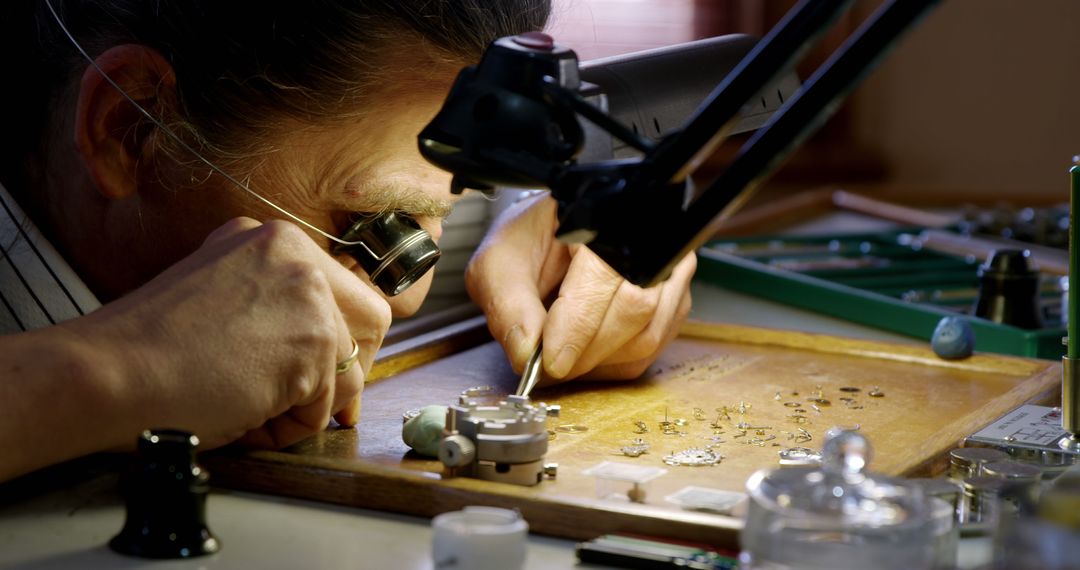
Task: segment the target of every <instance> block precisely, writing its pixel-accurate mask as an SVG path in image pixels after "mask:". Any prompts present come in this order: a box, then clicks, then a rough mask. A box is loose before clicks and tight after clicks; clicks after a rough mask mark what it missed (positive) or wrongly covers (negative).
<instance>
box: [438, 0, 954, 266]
mask: <svg viewBox="0 0 1080 570" xmlns="http://www.w3.org/2000/svg"><path fill="white" fill-rule="evenodd" d="M935 3H936V0H907V1H904V2H900V1H897V0H891V1H890V2H887V3H885V4H884V5H883V6H882V7H881V8H880V9H879V10H877V11H876V12H875V13H874V14H873V15H872V16H871V17H870V18H868V19H867V21H866V23H865V24H864V25H863V26H862V27H861V28H860V29H859V30H858V31H857V32H856V33H855V34H853V36H852V37H851V38H849V40H848V41H847V42H846V43H845V44H844V46H843V47H841V48H840V49H839V50H838V51H837V52H836V53H834V54H833V56H832V57H831V58H830V59H829V60H828V61H827V62H826V63H825V64H824V65H823V66H822V67H821V68H820V69H819V70H818V71H817V72H816V73H815V74H814V75H813V76H812V77H811V78H810V79H809V80H808V81H807V82H806V84H805V85H804V86H803V87H802V88H801V89H800V90H799V91H798V92H797V93H795V94H794V96H793V97H791V98H790V99H788V100H787V101H786V102H785V103H784V104H783V107H782V109H781V110H780V111H779V112H777V113H775V114H773V116H771V117H770V118H769V121H768V122H767V124H766V125H765V126H764V127H762V128H761V129H759V130H758V131H757V133H755V135H754V136H753V137H752V138H751V139H750V140H749V141H747V142H746V143H745V144H744V145H743V146H742V148H741V150H740V151H739V153H738V155H737V156H736V157H735V158H734V160H732V161H731V162H730V164H728V165H727V168H726V169H724V170H723V171H722V172H720V173H719V174H717V173H714V172H709V169H706V168H701V167H702V166H703V165H704V164H705V163H706V162H707V161H708V160H709V159H710V158H712V157H713V155H714V154H715V151H716V150H717V148H718V146H719V144H720V143H721V142H722V141H723V140H724V138H725V137H726V136H727V135H728V134H730V133H731V132H732V131H733V130H734V129H736V128H737V127H738V124H739V120H740V113H741V112H742V111H743V110H744V109H745V108H746V107H747V105H748V104H750V105H752V104H753V101H755V100H757V99H758V98H759V97H760V95H759V94H760V93H762V92H763V90H764V89H766V88H767V87H768V86H769V85H771V84H773V83H774V81H775V80H776V79H777V78H779V77H783V76H784V75H785V74H787V73H789V72H790V69H791V66H792V65H793V64H794V63H795V62H796V60H797V59H798V58H799V56H801V55H802V54H803V53H805V51H806V47H807V46H808V45H809V44H811V43H812V42H813V41H814V40H815V39H816V38H817V37H820V35H821V34H822V33H823V32H824V31H825V30H826V29H827V28H828V27H829V25H830V23H831V22H833V21H834V19H835V18H836V17H838V16H839V15H840V14H841V13H842V12H843V11H844V10H845V9H846V8H847V7H848V4H849V2H844V1H841V0H803V1H801V2H800V3H798V4H797V5H796V6H795V7H794V8H792V10H791V11H790V12H789V14H788V15H787V16H785V18H784V19H783V20H782V21H781V22H780V23H779V24H777V25H776V26H775V27H774V28H773V29H772V30H771V31H770V32H769V34H768V35H767V36H766V37H765V38H763V39H762V40H761V41H760V42H758V43H756V44H755V45H754V47H753V49H752V50H751V51H750V53H748V54H747V55H746V56H745V57H744V58H742V59H741V60H740V61H739V63H738V65H737V66H736V67H735V69H734V70H733V71H732V72H731V73H729V74H728V75H727V76H726V77H725V78H724V80H723V81H722V82H721V83H720V84H719V85H717V86H716V88H715V89H713V91H712V92H711V93H710V94H709V96H708V98H707V99H706V101H705V102H704V103H703V104H702V105H701V106H700V107H698V108H697V109H696V111H695V112H694V114H693V116H692V117H691V118H690V120H689V121H688V122H686V123H685V124H684V125H682V126H681V128H679V129H676V130H674V131H673V132H672V133H671V134H669V135H667V136H664V137H663V138H662V140H660V141H659V142H654V141H653V140H651V139H650V138H649V137H647V136H645V133H643V132H642V130H643V128H642V127H639V128H638V132H634V129H633V126H632V125H633V121H631V126H627V125H625V124H624V123H623V122H621V121H620V120H618V119H617V118H616V117H613V116H612V115H609V114H608V113H607V112H606V111H605V110H604V108H603V107H602V106H597V105H593V104H591V103H590V102H589V101H588V100H587V99H586V97H584V96H583V95H582V93H581V89H580V88H581V81H582V75H581V73H580V72H579V69H578V64H577V56H576V54H575V53H574V52H573V51H572V50H570V49H567V48H565V47H563V46H559V45H556V44H555V42H554V40H553V39H552V38H551V37H550V36H547V35H545V34H542V33H539V32H533V33H530V34H524V35H521V36H514V37H508V38H501V39H499V40H496V41H495V42H493V43H492V44H491V46H490V47H489V48H488V49H487V51H486V52H485V53H484V56H483V58H482V59H481V61H480V63H479V64H477V65H475V66H470V67H467V68H465V69H464V70H462V72H461V73H460V74H459V75H458V78H457V80H456V81H455V83H454V85H453V87H452V88H451V90H450V93H449V95H448V97H447V100H446V102H445V104H444V105H443V108H442V109H441V110H440V111H439V113H438V115H436V117H435V118H434V119H433V120H432V121H431V122H430V123H429V124H428V125H427V126H426V127H425V128H424V129H423V131H421V133H420V135H419V137H418V142H419V150H420V153H421V155H423V156H424V158H426V159H427V160H428V161H430V162H432V163H433V164H435V165H436V166H439V167H440V168H443V169H445V170H447V171H450V172H451V173H453V175H454V177H453V182H452V183H451V190H453V191H460V190H461V189H463V188H475V189H481V190H483V189H490V188H494V187H497V186H508V187H523V188H532V187H547V188H550V189H551V194H552V197H553V198H555V200H556V201H557V202H558V206H559V209H558V218H559V228H558V230H557V232H556V236H557V237H558V238H559V239H560V240H562V241H564V242H567V243H584V244H587V245H588V247H589V248H590V249H592V250H593V251H594V252H595V253H596V254H597V255H598V256H600V258H601V259H603V260H604V261H606V262H607V263H608V265H610V266H611V267H612V268H613V269H614V270H615V271H617V272H618V273H619V274H620V275H622V276H623V277H624V278H626V279H627V280H628V281H630V282H632V283H635V284H637V285H643V286H650V285H654V284H656V283H659V282H660V281H662V280H664V279H666V278H667V276H668V275H670V273H671V271H672V269H673V268H674V266H675V264H677V263H678V262H679V260H681V259H682V258H683V257H684V256H685V255H686V254H687V253H688V252H690V251H693V250H695V249H697V248H698V247H699V246H700V245H701V244H703V243H704V242H705V241H706V240H708V239H710V238H711V237H712V236H713V235H714V234H715V231H716V229H717V227H718V225H719V224H720V223H722V222H723V220H724V219H725V218H726V217H727V216H729V215H731V213H733V212H734V211H735V210H737V209H738V208H739V207H741V206H742V205H743V204H744V203H745V202H746V201H747V200H748V199H749V197H750V196H751V195H752V193H753V191H754V189H755V188H756V187H757V186H758V185H759V184H760V183H761V182H762V181H763V180H764V179H765V178H766V177H767V176H768V175H769V174H770V173H771V172H772V171H773V170H774V169H775V168H776V167H777V166H778V165H779V164H780V163H781V162H782V159H783V158H785V157H786V156H787V155H788V154H789V153H790V152H791V151H792V150H793V149H794V148H795V147H797V146H798V143H799V142H801V141H802V140H804V139H805V138H806V137H808V136H809V135H810V133H811V132H813V130H814V129H815V128H816V127H817V126H819V125H820V124H821V123H822V122H824V120H825V119H826V118H827V117H828V116H829V115H830V114H831V113H832V111H834V110H835V109H836V108H838V106H839V102H840V101H841V100H842V99H843V98H844V97H845V96H846V95H847V94H848V93H849V92H850V91H851V89H852V88H853V87H854V86H855V84H856V83H858V81H859V80H860V79H862V78H863V77H864V76H865V75H866V74H867V72H868V71H869V70H870V69H872V68H873V67H874V66H875V64H876V63H877V62H879V61H880V60H881V59H882V57H881V56H882V55H883V54H884V53H885V52H886V51H888V49H889V48H891V47H892V46H893V44H894V43H895V42H896V40H897V39H898V38H899V36H900V35H901V34H902V33H903V32H904V31H905V30H907V29H909V28H910V27H912V26H913V25H914V24H915V22H917V21H918V20H919V19H920V17H921V16H923V15H924V14H925V13H926V12H927V11H928V9H929V8H930V7H931V6H933V5H934V4H935ZM692 72H693V71H692V70H687V71H686V72H685V73H692ZM578 117H580V118H581V119H582V120H583V121H584V122H586V123H591V124H592V125H594V126H596V127H598V128H599V129H602V130H603V131H606V132H607V133H608V134H609V135H610V136H611V137H613V138H614V139H618V140H619V141H621V142H622V143H624V144H626V145H628V146H629V147H631V148H633V149H635V150H637V151H640V152H641V153H642V155H643V156H642V157H641V158H639V159H615V160H600V161H598V162H589V163H585V162H582V161H581V160H580V158H581V150H582V148H583V144H584V142H585V141H584V139H585V137H584V134H585V130H584V129H583V127H582V122H579V121H578ZM650 122H651V121H650ZM658 122H659V121H657V123H658ZM651 126H652V127H653V128H654V130H655V131H657V132H663V131H664V130H665V127H664V126H663V125H660V126H659V128H657V125H656V124H653V125H651ZM647 127H649V125H644V128H645V130H648V129H647ZM643 227H648V228H650V231H647V232H643V231H641V228H643Z"/></svg>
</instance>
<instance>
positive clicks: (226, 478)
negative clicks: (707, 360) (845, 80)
mask: <svg viewBox="0 0 1080 570" xmlns="http://www.w3.org/2000/svg"><path fill="white" fill-rule="evenodd" d="M682 335H684V336H685V337H687V338H696V339H709V340H715V341H723V342H737V343H747V344H756V345H770V346H780V347H790V348H791V349H797V350H811V351H817V352H822V353H829V354H840V355H848V356H852V357H860V358H871V359H885V360H891V361H896V362H906V363H915V364H920V365H927V366H935V367H954V368H958V369H963V370H971V371H982V372H988V373H999V374H1012V375H1018V376H1023V377H1024V378H1026V379H1025V380H1024V381H1023V382H1022V383H1020V384H1019V385H1018V386H1017V387H1016V388H1015V389H1012V390H1011V391H1009V392H1008V393H1007V394H1006V395H1005V396H1004V397H1000V398H997V399H995V402H993V404H994V405H993V406H990V405H989V404H988V405H987V407H985V408H982V409H980V411H982V410H985V413H980V414H978V415H976V414H969V417H967V418H965V419H964V420H963V421H962V422H961V423H960V426H959V429H960V432H963V433H959V432H955V433H951V434H945V435H942V436H941V437H939V438H937V440H936V441H927V442H925V445H924V446H922V449H921V450H913V452H912V455H911V457H906V458H899V459H898V460H897V462H894V463H896V464H898V465H902V468H900V471H901V473H900V474H902V475H905V476H928V475H932V474H937V473H940V472H942V470H943V469H944V466H945V463H946V457H947V452H948V450H950V449H952V448H954V447H956V446H959V445H960V442H961V440H962V438H963V436H965V435H968V434H970V433H973V432H975V431H977V430H978V429H980V428H981V427H983V425H985V424H986V423H989V422H990V421H992V420H993V419H995V418H996V417H998V416H1000V415H1001V414H1003V413H1005V412H1007V411H1009V410H1010V409H1012V408H1013V407H1015V406H1016V405H1019V404H1021V403H1038V404H1044V405H1046V404H1051V405H1052V404H1054V403H1055V401H1057V400H1058V399H1059V398H1060V378H1061V365H1060V363H1056V362H1047V361H1040V360H1033V359H1023V358H1015V357H1005V356H999V355H976V356H974V357H972V358H969V359H966V360H963V361H943V360H941V359H939V358H937V357H936V356H934V355H933V353H932V352H931V351H930V350H929V349H927V348H925V347H922V346H917V345H903V344H894V343H884V342H875V341H864V340H854V339H843V338H837V337H831V336H825V335H817V334H810V333H799V332H791V331H778V330H770V329H761V328H755V327H745V326H735V325H714V324H708V323H688V324H687V325H686V326H684V328H683V330H682ZM488 339H490V336H489V335H488V334H487V332H486V327H485V326H484V322H483V319H482V318H476V319H470V320H468V321H465V322H463V323H459V324H457V325H453V326H451V327H449V329H447V330H440V331H435V332H433V333H430V334H428V335H422V336H421V337H417V338H414V339H411V340H410V341H407V342H405V343H402V344H403V345H404V346H396V347H390V348H389V349H387V350H384V351H383V352H382V353H380V358H379V359H378V361H377V363H376V365H375V368H374V370H373V373H372V378H371V380H370V381H369V382H378V381H385V379H386V378H388V377H390V376H393V375H395V374H398V373H400V372H402V371H405V370H408V369H410V368H413V367H416V366H420V365H422V364H426V363H431V362H435V361H437V360H439V359H441V358H443V357H445V356H447V355H449V354H455V353H457V352H459V351H463V350H465V349H467V348H470V347H473V346H476V345H477V344H480V343H482V342H485V341H486V340H488ZM999 400H1000V401H999ZM356 433H357V432H356V430H328V431H326V432H324V433H323V434H321V435H320V436H316V437H318V438H322V443H320V444H318V445H322V444H326V445H328V446H329V445H333V444H334V440H335V439H336V438H346V439H348V438H349V437H353V438H355V437H356ZM345 443H346V445H347V444H348V442H345ZM318 445H316V446H315V447H316V448H317V447H318ZM309 448H310V446H309ZM930 449H932V450H933V453H930V454H929V455H927V454H926V450H930ZM201 461H202V463H203V464H204V465H205V466H207V467H208V468H209V470H210V472H211V473H212V482H213V483H214V484H215V485H219V486H223V487H229V488H235V489H240V490H245V491H254V492H261V493H269V494H274V495H284V496H291V497H298V498H304V499H312V500H317V501H325V502H329V503H335V504H343V505H351V506H358V507H363V508H368V509H375V510H384V511H393V512H401V513H405V514H412V515H418V516H423V517H430V516H434V515H437V514H440V513H443V512H448V511H454V510H460V509H461V508H464V507H466V506H470V505H487V506H495V507H503V508H514V509H518V510H519V511H520V512H521V513H522V515H523V516H524V518H525V519H526V520H527V521H529V524H530V530H531V531H532V532H536V533H539V534H546V535H552V536H559V537H564V538H570V539H578V540H583V539H589V538H594V537H596V536H598V535H601V534H605V533H613V532H622V533H636V534H643V535H650V536H658V537H669V538H677V539H682V540H691V541H696V542H701V543H708V544H714V545H717V546H719V547H722V548H728V549H737V548H738V544H737V536H738V531H739V529H740V528H741V520H740V519H738V518H735V517H727V516H720V515H715V514H708V513H699V512H692V511H682V510H676V509H671V508H664V507H659V506H655V505H647V504H646V505H642V504H634V503H618V502H611V501H601V500H593V499H583V498H581V497H578V496H541V495H540V494H539V493H538V492H537V490H536V488H535V487H519V486H515V485H508V484H500V483H492V482H488V481H481V480H476V479H470V478H464V477H459V478H443V477H441V476H440V475H439V474H438V473H431V472H423V471H417V470H411V469H406V468H396V467H388V466H386V465H379V464H374V463H365V462H362V461H359V462H356V461H354V462H352V463H349V464H348V465H343V464H342V462H341V461H340V459H336V458H333V457H320V456H319V455H318V454H317V453H315V454H310V453H306V452H305V453H304V454H298V453H294V452H290V451H289V450H283V451H241V450H235V449H232V450H228V449H227V450H223V451H220V452H213V453H209V454H204V455H203V456H202V457H201Z"/></svg>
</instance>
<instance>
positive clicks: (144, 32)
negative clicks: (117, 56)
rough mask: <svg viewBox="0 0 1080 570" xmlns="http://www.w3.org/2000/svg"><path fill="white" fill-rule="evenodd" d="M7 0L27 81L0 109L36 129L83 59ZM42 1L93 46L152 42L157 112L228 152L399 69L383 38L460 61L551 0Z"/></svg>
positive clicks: (352, 103) (235, 153)
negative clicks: (162, 77)
mask: <svg viewBox="0 0 1080 570" xmlns="http://www.w3.org/2000/svg"><path fill="white" fill-rule="evenodd" d="M9 2H10V3H11V4H13V5H15V6H12V7H11V8H10V11H9V16H10V17H9V23H8V24H4V25H2V26H0V28H7V27H11V28H18V29H17V30H13V31H12V34H8V35H6V36H5V37H6V40H0V42H4V43H5V44H9V43H10V44H13V43H16V42H19V43H29V44H32V45H29V46H26V45H23V46H21V47H20V46H17V45H10V46H9V45H2V46H0V47H3V48H8V49H5V50H4V51H5V53H7V54H8V56H7V57H14V58H19V59H20V61H19V62H17V63H16V64H15V66H16V67H15V69H16V71H17V72H18V73H19V74H21V75H22V77H20V79H19V81H20V83H21V84H23V85H26V86H27V89H25V90H21V91H19V93H18V94H17V97H18V100H16V101H13V102H8V106H7V107H6V111H8V112H10V111H11V110H12V105H19V107H17V108H19V109H20V112H24V113H25V114H24V115H23V119H22V122H23V123H24V124H23V125H22V126H23V127H25V128H26V129H33V128H35V127H36V128H37V129H40V128H41V126H42V125H44V124H47V122H48V121H47V119H48V112H49V107H50V105H51V104H52V103H53V102H55V100H56V98H57V97H58V95H59V94H60V92H61V89H63V87H64V86H66V85H68V84H69V83H70V81H71V80H72V78H73V77H72V74H73V72H75V71H78V72H80V73H81V70H83V69H85V65H86V62H85V60H84V59H83V58H82V57H81V55H79V54H78V53H77V52H76V51H75V49H74V48H73V46H71V45H70V42H69V40H68V39H67V38H66V37H65V36H64V35H63V34H62V32H61V31H60V29H59V27H58V25H57V24H56V22H55V21H54V18H53V17H52V15H51V13H50V12H49V11H48V8H47V7H46V6H45V3H44V2H43V1H42V0H9ZM52 5H53V6H54V7H55V8H56V10H57V12H58V13H59V14H60V16H61V18H63V20H64V22H65V24H66V25H67V26H68V28H69V29H70V30H71V32H72V34H73V35H74V36H75V38H76V39H77V40H78V41H79V42H80V43H81V44H82V45H83V47H84V48H85V49H86V50H87V51H88V52H89V53H90V54H91V56H95V55H96V54H97V53H100V52H101V51H104V50H105V49H107V48H108V47H110V46H113V45H118V44H122V43H138V44H142V45H146V46H148V47H151V48H154V49H156V50H158V51H159V52H161V54H162V55H164V56H165V58H166V59H167V60H169V61H170V62H171V64H172V66H173V68H174V70H175V73H176V77H177V93H176V100H175V109H174V112H173V113H172V115H171V116H166V117H163V118H164V119H165V120H166V122H168V123H170V124H171V125H172V126H173V127H174V128H175V129H176V130H178V131H179V132H181V133H182V134H184V135H185V136H187V137H188V138H190V139H191V140H190V141H189V142H191V143H192V144H194V145H195V146H197V147H201V148H202V149H204V150H206V151H208V152H209V153H210V154H211V155H213V156H216V157H218V158H226V159H227V158H229V157H231V158H239V157H240V156H241V155H242V154H244V153H249V152H251V151H252V149H251V148H250V145H248V144H246V143H244V142H237V141H249V140H256V141H257V140H258V139H259V138H260V137H262V136H265V134H266V133H267V129H268V128H269V126H270V125H272V124H273V123H274V119H277V118H280V117H282V116H286V117H291V118H296V119H299V120H301V121H304V122H307V123H314V124H319V123H321V122H327V121H333V120H335V119H338V118H340V114H341V113H344V112H348V111H350V110H352V111H355V109H357V108H358V105H357V104H358V103H361V104H362V103H363V102H364V96H365V93H367V92H368V91H370V86H371V85H372V84H373V83H379V82H384V81H393V77H392V74H393V73H394V72H395V71H400V69H399V66H400V62H393V61H387V60H386V59H385V55H386V53H387V51H386V49H385V48H386V47H387V46H388V45H410V46H413V45H414V46H416V49H415V50H413V51H412V52H410V53H415V54H416V55H417V56H418V57H421V58H422V57H428V58H434V59H435V60H439V59H443V60H448V61H453V62H460V63H467V62H471V61H473V60H475V59H477V58H478V57H479V55H480V54H481V53H482V51H483V49H484V47H486V45H487V44H488V43H489V42H490V41H491V40H493V39H495V38H497V37H500V36H504V35H513V34H517V33H521V32H524V31H528V30H535V29H541V28H542V27H543V26H544V24H545V22H546V20H547V17H548V14H549V12H550V8H551V7H550V0H378V1H373V0H306V1H298V0H168V1H150V0H52ZM24 18H25V19H24ZM12 20H15V22H13V21H12ZM3 31H7V30H3ZM18 31H21V32H22V33H15V32H18ZM27 32H29V33H27ZM20 40H21V41H20ZM425 47H426V48H428V49H424V48H425ZM11 54H15V55H11ZM9 69H12V68H11V67H10V66H9ZM413 71H417V70H415V69H414V70H413ZM9 89H10V88H5V90H9ZM11 96H12V94H10V93H9V94H8V95H7V97H9V98H10V97H11ZM25 134H26V135H29V136H31V137H32V136H33V135H32V133H25ZM159 142H165V141H161V139H160V138H159Z"/></svg>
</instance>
